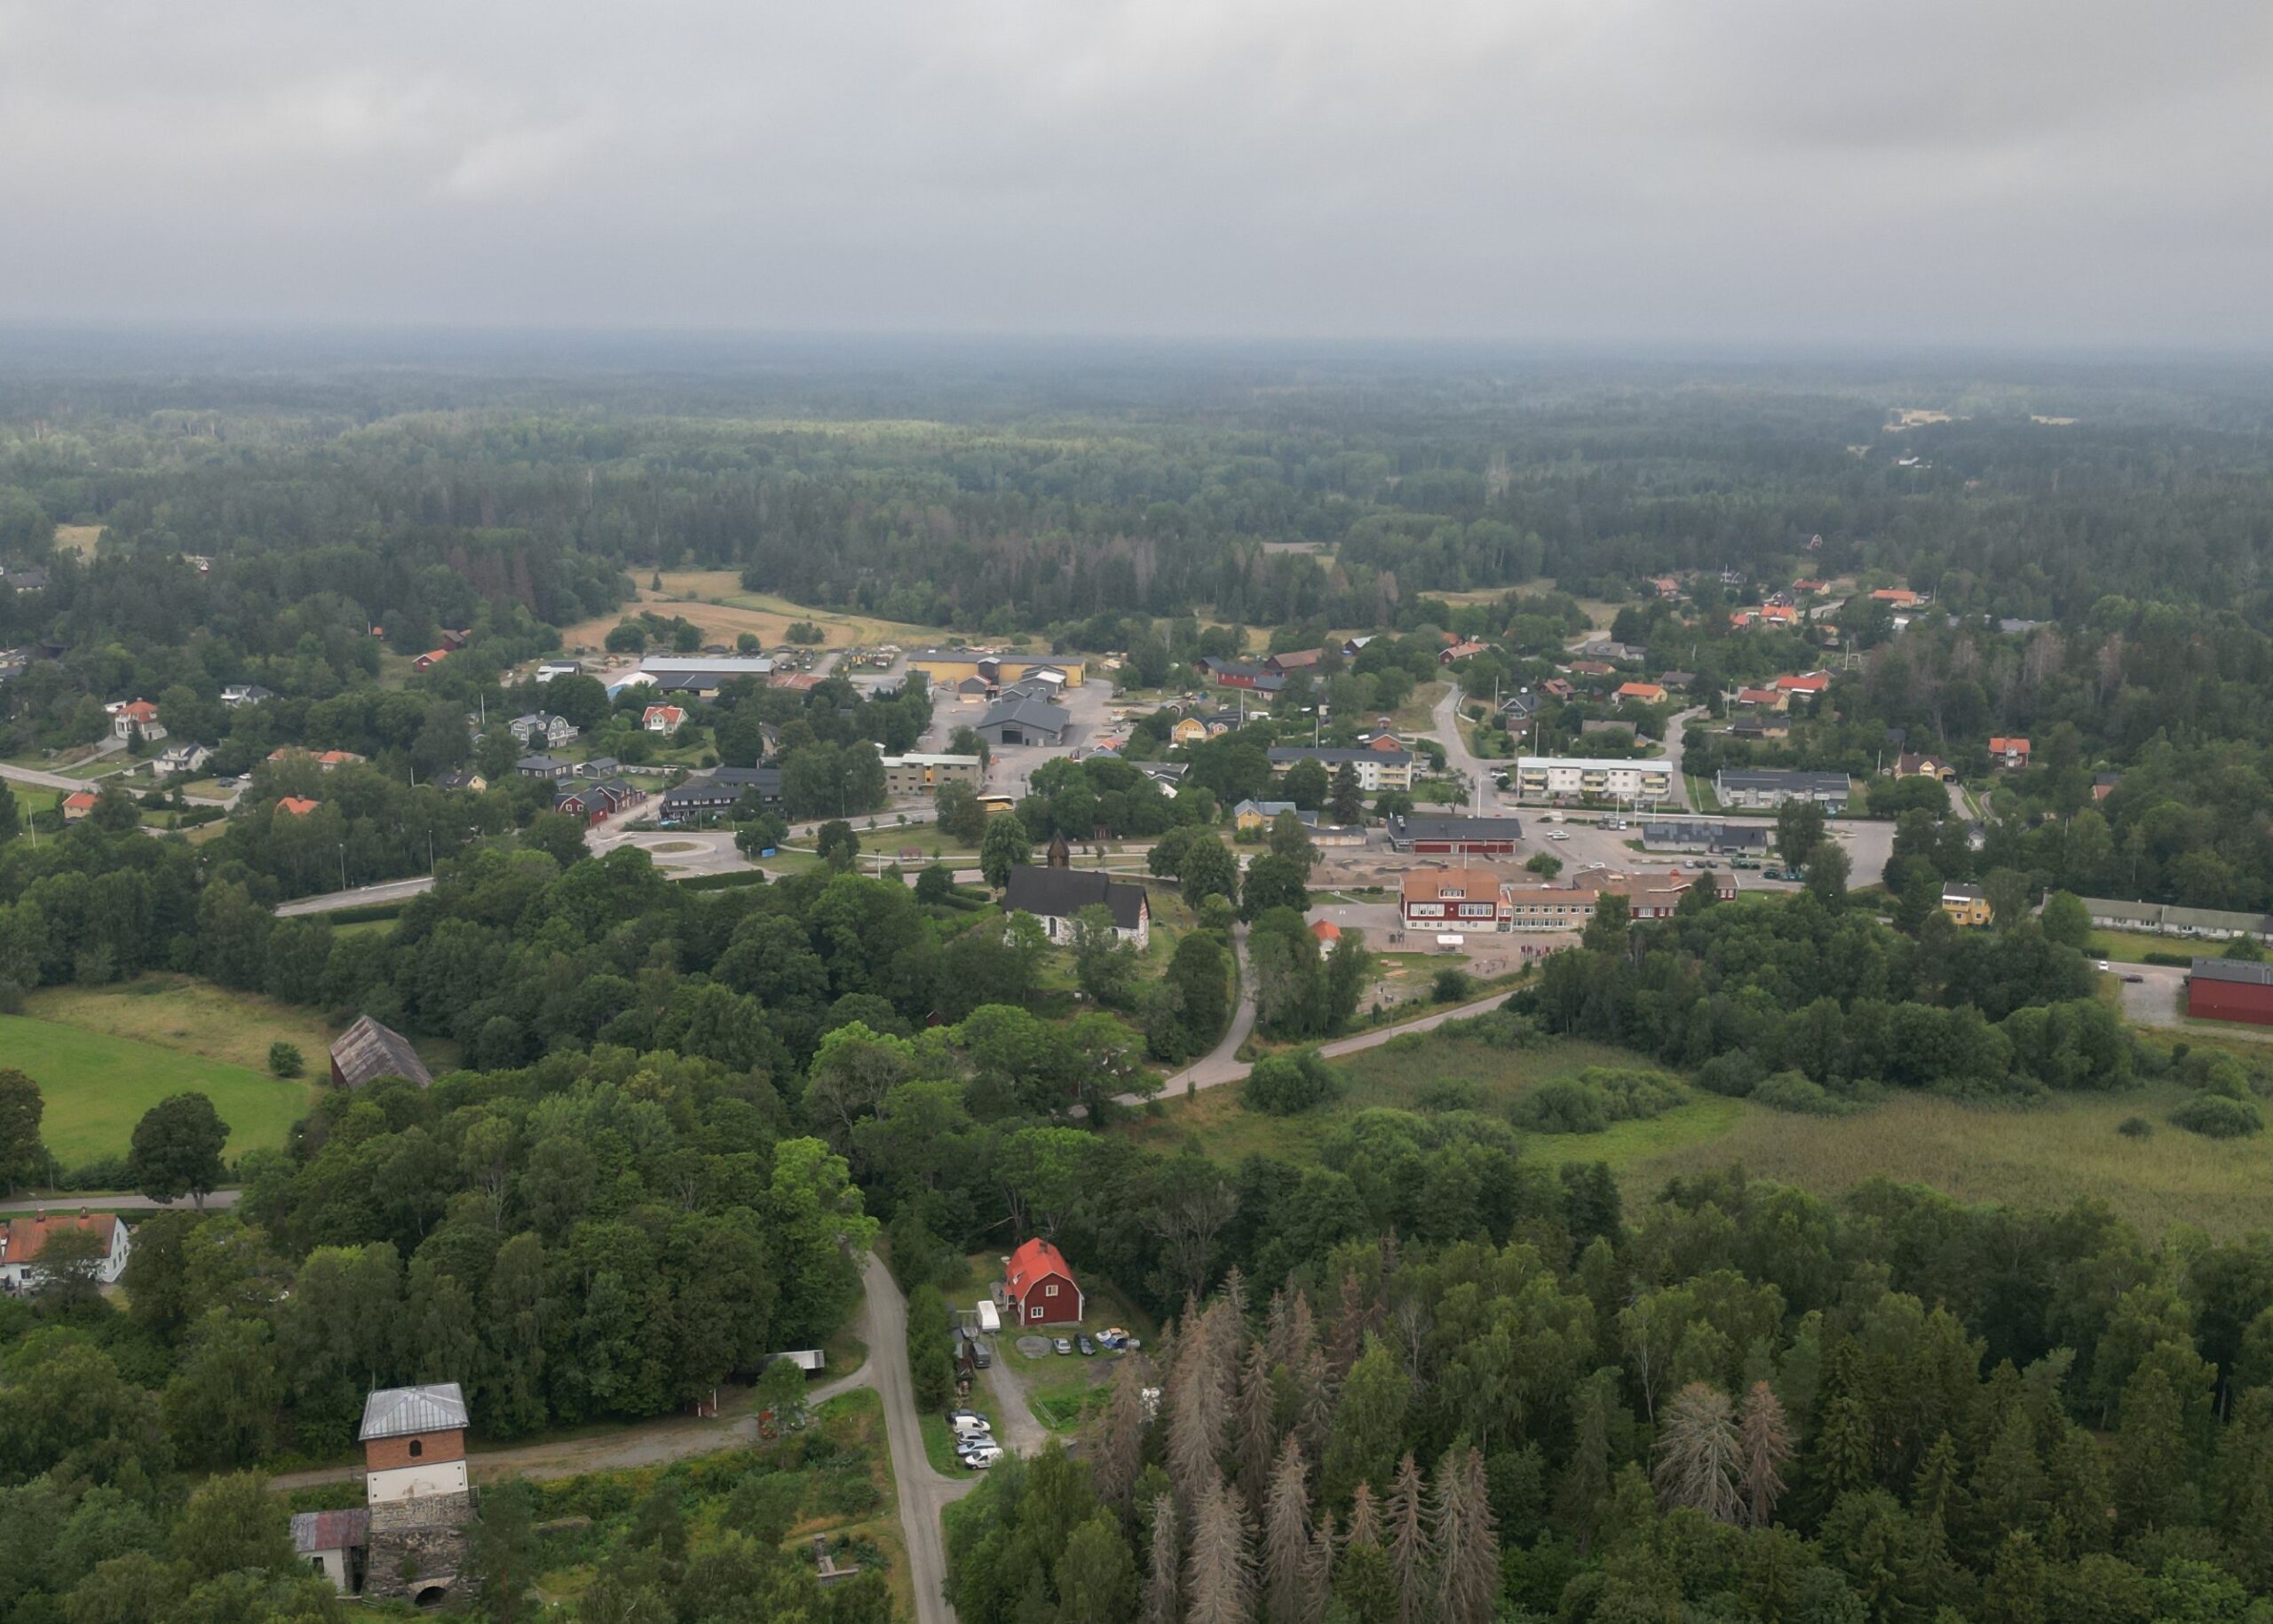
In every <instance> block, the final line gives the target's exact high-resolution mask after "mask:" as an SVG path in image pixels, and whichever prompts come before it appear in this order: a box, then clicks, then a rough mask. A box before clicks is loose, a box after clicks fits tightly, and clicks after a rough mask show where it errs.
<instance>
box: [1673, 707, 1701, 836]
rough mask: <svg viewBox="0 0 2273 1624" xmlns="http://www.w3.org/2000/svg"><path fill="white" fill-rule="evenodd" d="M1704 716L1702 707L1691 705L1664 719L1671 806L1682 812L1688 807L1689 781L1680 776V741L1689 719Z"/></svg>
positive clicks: (1686, 729)
mask: <svg viewBox="0 0 2273 1624" xmlns="http://www.w3.org/2000/svg"><path fill="white" fill-rule="evenodd" d="M1704 714H1705V707H1704V706H1702V705H1691V707H1690V708H1689V709H1686V710H1682V711H1676V712H1675V713H1674V714H1673V715H1672V716H1670V717H1667V718H1666V741H1665V744H1666V748H1665V756H1666V764H1667V765H1668V766H1670V767H1671V768H1672V769H1673V804H1675V806H1678V807H1681V808H1682V809H1683V810H1684V811H1686V810H1687V809H1688V806H1689V780H1687V779H1686V778H1684V777H1683V776H1682V771H1681V746H1682V741H1683V736H1684V735H1685V734H1686V733H1688V731H1689V722H1690V718H1691V717H1701V716H1703V715H1704Z"/></svg>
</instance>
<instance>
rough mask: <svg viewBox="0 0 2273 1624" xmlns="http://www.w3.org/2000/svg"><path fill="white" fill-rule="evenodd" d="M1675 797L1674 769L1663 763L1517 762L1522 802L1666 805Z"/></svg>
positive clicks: (1542, 758)
mask: <svg viewBox="0 0 2273 1624" xmlns="http://www.w3.org/2000/svg"><path fill="white" fill-rule="evenodd" d="M1672 794H1673V768H1672V767H1671V766H1670V765H1668V764H1667V763H1665V762H1663V761H1608V760H1604V761H1596V760H1595V759H1593V758H1592V757H1570V756H1522V757H1517V760H1516V798H1517V800H1518V801H1525V800H1535V799H1538V798H1540V797H1541V796H1591V797H1595V798H1598V799H1601V800H1605V801H1609V800H1624V801H1662V800H1664V799H1666V798H1667V796H1670V795H1672Z"/></svg>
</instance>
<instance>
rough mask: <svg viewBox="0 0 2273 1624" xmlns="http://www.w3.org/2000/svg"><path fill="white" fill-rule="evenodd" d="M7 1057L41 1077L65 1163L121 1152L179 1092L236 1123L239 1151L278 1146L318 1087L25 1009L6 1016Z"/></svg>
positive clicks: (44, 1132) (233, 1143) (234, 1148)
mask: <svg viewBox="0 0 2273 1624" xmlns="http://www.w3.org/2000/svg"><path fill="white" fill-rule="evenodd" d="M0 1057H5V1062H4V1063H5V1064H6V1065H7V1066H10V1067H12V1069H14V1070H17V1071H20V1072H23V1073H27V1074H28V1076H29V1077H30V1078H31V1080H32V1081H34V1082H36V1083H37V1084H39V1088H40V1093H41V1095H42V1096H43V1097H44V1098H45V1100H46V1103H47V1112H46V1116H45V1118H44V1121H43V1122H42V1123H41V1127H40V1137H42V1138H43V1139H44V1140H45V1141H46V1142H47V1147H48V1149H49V1151H50V1152H51V1153H53V1155H54V1157H55V1159H56V1161H59V1162H60V1163H61V1164H62V1165H63V1166H65V1167H66V1168H69V1167H72V1166H75V1165H76V1164H78V1163H81V1162H84V1161H91V1160H93V1159H94V1158H96V1157H98V1156H113V1155H117V1156H123V1155H124V1154H125V1153H126V1148H127V1145H128V1142H129V1141H130V1140H131V1138H132V1137H133V1134H134V1124H135V1123H136V1122H138V1121H140V1120H141V1118H142V1113H144V1112H146V1111H147V1110H148V1109H149V1108H150V1107H151V1106H153V1105H156V1104H157V1103H158V1102H159V1101H160V1100H162V1099H164V1098H165V1097H167V1096H169V1095H172V1094H185V1093H198V1094H202V1095H204V1096H206V1097H208V1098H210V1100H211V1101H212V1102H213V1108H214V1109H215V1110H216V1111H218V1112H219V1113H221V1120H222V1121H225V1122H226V1123H227V1124H228V1125H229V1154H230V1155H232V1156H234V1155H238V1154H241V1153H243V1152H245V1151H249V1150H254V1149H257V1148H261V1147H264V1146H266V1147H272V1148H273V1147H276V1146H281V1145H282V1144H283V1143H284V1136H285V1135H286V1133H288V1132H289V1130H290V1129H291V1126H292V1124H293V1123H294V1122H296V1121H298V1120H299V1119H300V1118H301V1117H302V1116H304V1115H305V1114H306V1113H307V1109H308V1104H309V1101H310V1099H311V1097H313V1089H311V1088H310V1087H309V1085H308V1084H307V1083H306V1082H305V1081H296V1082H281V1081H277V1080H276V1079H275V1078H273V1077H267V1076H264V1075H262V1074H261V1073H259V1072H257V1071H255V1070H253V1069H252V1068H250V1067H249V1066H234V1065H231V1064H229V1063H227V1062H226V1061H220V1060H209V1059H207V1058H204V1057H203V1056H201V1055H194V1054H188V1053H185V1052H183V1051H181V1050H170V1049H161V1048H159V1047H157V1046H156V1045H155V1044H153V1043H141V1042H135V1041H134V1040H132V1039H131V1038H122V1037H115V1036H113V1035H111V1034H108V1033H101V1032H89V1031H86V1030H85V1029H83V1028H82V1027H78V1026H62V1025H59V1024H58V1023H57V1022H54V1021H47V1020H36V1019H33V1018H31V1017H29V1016H23V1015H0ZM321 1058H322V1055H321V1050H319V1051H318V1055H317V1059H318V1061H319V1062H321Z"/></svg>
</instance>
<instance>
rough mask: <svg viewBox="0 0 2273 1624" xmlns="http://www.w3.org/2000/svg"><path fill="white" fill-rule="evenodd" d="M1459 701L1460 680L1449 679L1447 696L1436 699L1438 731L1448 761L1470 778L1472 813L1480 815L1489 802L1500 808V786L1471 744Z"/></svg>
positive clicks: (1496, 808)
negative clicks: (1469, 746)
mask: <svg viewBox="0 0 2273 1624" xmlns="http://www.w3.org/2000/svg"><path fill="white" fill-rule="evenodd" d="M1460 701H1461V692H1460V684H1459V682H1458V681H1457V680H1455V681H1453V682H1448V683H1446V684H1445V696H1444V698H1442V699H1440V700H1438V701H1437V709H1436V712H1435V721H1436V728H1435V733H1436V736H1437V740H1438V741H1439V742H1441V743H1442V744H1443V745H1444V747H1445V764H1446V765H1448V766H1450V767H1451V768H1452V769H1453V772H1459V773H1462V774H1464V775H1466V777H1467V779H1468V811H1469V816H1471V817H1476V818H1481V817H1484V816H1485V807H1486V806H1487V805H1488V806H1490V807H1491V809H1492V810H1493V811H1494V812H1496V811H1498V810H1499V801H1500V790H1499V786H1498V785H1497V784H1496V783H1495V782H1494V781H1493V775H1492V769H1491V767H1490V766H1488V765H1487V764H1485V762H1484V761H1483V760H1482V759H1481V758H1480V757H1477V754H1476V753H1475V752H1474V751H1473V750H1471V749H1469V748H1468V730H1467V729H1466V728H1464V727H1462V726H1461V716H1460Z"/></svg>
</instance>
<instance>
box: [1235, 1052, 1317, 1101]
mask: <svg viewBox="0 0 2273 1624" xmlns="http://www.w3.org/2000/svg"><path fill="white" fill-rule="evenodd" d="M1341 1089H1342V1085H1341V1080H1340V1079H1339V1078H1337V1077H1336V1076H1335V1075H1334V1068H1333V1067H1332V1066H1328V1065H1327V1063H1326V1062H1325V1061H1324V1060H1321V1059H1320V1058H1319V1053H1318V1050H1315V1049H1305V1050H1299V1051H1297V1052H1296V1053H1294V1054H1291V1055H1265V1056H1263V1058H1262V1059H1260V1060H1257V1061H1256V1062H1255V1069H1254V1070H1253V1071H1251V1072H1249V1073H1247V1081H1246V1082H1245V1083H1244V1084H1242V1085H1241V1086H1240V1089H1239V1097H1240V1100H1241V1101H1242V1102H1243V1103H1244V1104H1245V1105H1247V1106H1248V1107H1249V1108H1250V1109H1252V1110H1255V1111H1263V1112H1268V1113H1270V1114H1271V1115H1272V1116H1293V1115H1295V1114H1296V1113H1298V1112H1303V1111H1308V1110H1310V1109H1311V1108H1312V1107H1313V1106H1316V1105H1324V1104H1325V1103H1326V1102H1327V1100H1329V1099H1331V1098H1333V1097H1334V1095H1336V1094H1338V1093H1340V1092H1341Z"/></svg>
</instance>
